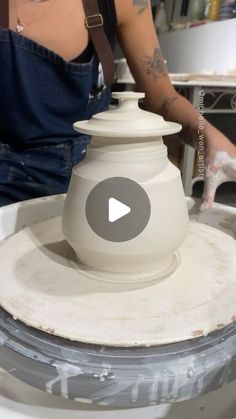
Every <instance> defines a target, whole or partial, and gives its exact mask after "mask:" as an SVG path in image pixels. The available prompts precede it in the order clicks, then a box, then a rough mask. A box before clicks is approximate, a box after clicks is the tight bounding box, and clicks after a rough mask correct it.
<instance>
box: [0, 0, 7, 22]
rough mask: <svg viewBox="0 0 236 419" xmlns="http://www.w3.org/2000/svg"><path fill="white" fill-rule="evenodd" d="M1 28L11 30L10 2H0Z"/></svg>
mask: <svg viewBox="0 0 236 419" xmlns="http://www.w3.org/2000/svg"><path fill="white" fill-rule="evenodd" d="M0 28H9V0H0Z"/></svg>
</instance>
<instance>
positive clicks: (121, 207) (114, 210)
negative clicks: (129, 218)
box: [108, 198, 131, 223]
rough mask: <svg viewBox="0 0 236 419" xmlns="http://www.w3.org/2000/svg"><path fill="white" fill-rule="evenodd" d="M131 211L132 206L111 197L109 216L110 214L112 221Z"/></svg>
mask: <svg viewBox="0 0 236 419" xmlns="http://www.w3.org/2000/svg"><path fill="white" fill-rule="evenodd" d="M130 211H131V208H130V207H128V205H125V204H123V203H122V202H120V201H118V200H117V199H115V198H110V199H109V211H108V216H109V221H110V223H114V222H115V221H117V220H119V219H120V218H122V217H124V216H125V215H127V214H129V213H130Z"/></svg>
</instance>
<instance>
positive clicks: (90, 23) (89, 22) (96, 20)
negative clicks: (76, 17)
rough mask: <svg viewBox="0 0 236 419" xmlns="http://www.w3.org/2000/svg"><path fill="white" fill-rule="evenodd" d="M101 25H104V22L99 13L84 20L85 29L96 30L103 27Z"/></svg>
mask: <svg viewBox="0 0 236 419" xmlns="http://www.w3.org/2000/svg"><path fill="white" fill-rule="evenodd" d="M103 24H104V20H103V16H102V15H101V13H98V14H96V15H91V16H87V17H86V18H85V26H86V28H87V29H93V28H98V27H99V26H103Z"/></svg>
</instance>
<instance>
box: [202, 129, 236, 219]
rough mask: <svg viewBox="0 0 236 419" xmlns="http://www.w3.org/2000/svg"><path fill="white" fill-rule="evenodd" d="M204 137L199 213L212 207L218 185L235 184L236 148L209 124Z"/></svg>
mask: <svg viewBox="0 0 236 419" xmlns="http://www.w3.org/2000/svg"><path fill="white" fill-rule="evenodd" d="M205 135H206V141H207V151H206V159H205V163H206V169H205V185H204V191H203V197H202V203H201V206H200V211H206V210H207V209H209V208H210V207H211V206H212V204H213V202H214V199H215V193H216V190H217V188H218V186H219V185H221V184H222V183H224V182H229V181H233V182H236V146H235V145H234V144H232V143H231V142H230V141H229V140H228V138H227V137H225V136H224V135H223V134H222V133H221V132H220V131H218V130H217V129H216V128H214V127H213V126H212V125H210V124H207V126H206V130H205Z"/></svg>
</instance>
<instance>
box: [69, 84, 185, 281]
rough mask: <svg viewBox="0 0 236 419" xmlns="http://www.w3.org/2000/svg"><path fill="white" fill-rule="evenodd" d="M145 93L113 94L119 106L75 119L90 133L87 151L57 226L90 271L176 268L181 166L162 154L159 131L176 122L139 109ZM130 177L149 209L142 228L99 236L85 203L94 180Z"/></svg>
mask: <svg viewBox="0 0 236 419" xmlns="http://www.w3.org/2000/svg"><path fill="white" fill-rule="evenodd" d="M143 97H144V94H140V93H134V92H122V93H113V98H115V99H118V105H117V106H116V107H111V108H110V109H109V110H108V111H105V112H102V113H99V114H96V115H94V116H93V117H92V118H91V119H90V120H89V121H79V122H76V123H75V124H74V129H75V130H76V131H79V132H81V133H85V134H89V135H91V136H92V140H91V143H90V145H89V147H88V150H87V155H86V157H85V159H84V160H83V162H82V163H79V164H78V165H77V166H75V167H74V168H73V172H72V177H71V182H70V185H69V189H68V194H67V198H66V203H65V208H64V213H63V221H62V228H63V232H64V235H65V237H66V239H67V241H68V242H69V243H70V245H71V246H72V248H73V249H74V251H75V254H76V256H77V258H78V260H79V262H80V263H82V264H83V265H86V266H87V267H90V268H91V269H93V270H98V271H106V272H111V273H112V272H113V273H119V274H121V275H123V274H124V273H130V274H135V273H137V272H139V274H140V272H141V273H143V274H144V275H146V274H147V273H148V272H155V275H156V278H158V277H161V276H163V275H166V274H168V273H170V272H171V271H173V270H174V269H175V267H176V250H177V249H178V247H179V246H180V245H181V243H182V242H183V241H184V239H185V237H186V235H187V231H188V212H187V208H186V202H185V197H184V191H183V187H182V182H181V176H180V171H179V170H178V168H177V167H175V166H174V165H173V164H172V163H171V162H170V161H169V160H168V157H167V147H166V146H165V145H164V143H163V140H162V136H164V135H169V134H173V133H176V132H178V131H180V130H181V125H179V124H176V123H172V122H166V121H165V120H164V119H163V118H162V117H161V116H159V115H156V114H153V113H151V112H147V111H143V110H141V109H140V108H139V106H138V100H139V99H140V98H143ZM120 176H122V177H123V178H127V179H130V180H132V181H134V182H136V183H137V184H138V185H140V186H141V188H143V190H144V191H145V192H146V194H147V196H148V198H149V201H150V205H151V214H150V218H149V221H148V223H147V225H146V227H145V229H144V230H143V231H142V232H141V233H140V234H139V235H137V236H136V237H134V238H133V239H131V240H128V241H124V242H114V241H109V240H104V239H103V238H102V237H100V236H98V235H97V234H96V233H95V232H94V231H93V229H92V228H91V227H90V225H89V223H88V221H87V218H86V202H87V198H88V196H89V194H90V192H91V191H92V190H93V188H94V187H95V186H96V185H97V184H98V183H99V182H102V181H104V180H106V179H109V178H113V177H120Z"/></svg>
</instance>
